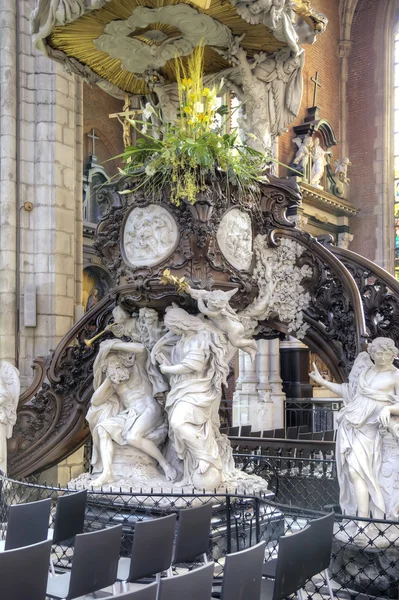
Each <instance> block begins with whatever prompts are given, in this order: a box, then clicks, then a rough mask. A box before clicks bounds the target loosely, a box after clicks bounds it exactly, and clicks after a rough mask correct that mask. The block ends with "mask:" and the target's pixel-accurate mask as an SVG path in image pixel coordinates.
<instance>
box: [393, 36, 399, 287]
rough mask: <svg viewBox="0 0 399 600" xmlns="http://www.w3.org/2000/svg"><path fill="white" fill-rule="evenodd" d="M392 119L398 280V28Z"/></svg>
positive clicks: (396, 272) (395, 41) (398, 271)
mask: <svg viewBox="0 0 399 600" xmlns="http://www.w3.org/2000/svg"><path fill="white" fill-rule="evenodd" d="M394 44H395V48H394V53H393V56H394V77H393V81H394V94H393V103H394V113H393V114H394V118H393V131H394V134H393V135H394V140H393V152H394V177H395V184H394V195H395V198H394V202H395V204H394V210H395V277H396V279H399V26H398V27H397V28H396V33H395V36H394Z"/></svg>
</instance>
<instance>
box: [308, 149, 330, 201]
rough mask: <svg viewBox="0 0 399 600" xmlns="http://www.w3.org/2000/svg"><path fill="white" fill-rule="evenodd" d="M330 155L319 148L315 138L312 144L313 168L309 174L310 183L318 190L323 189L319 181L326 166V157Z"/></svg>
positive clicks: (328, 151)
mask: <svg viewBox="0 0 399 600" xmlns="http://www.w3.org/2000/svg"><path fill="white" fill-rule="evenodd" d="M330 154H331V151H330V150H324V149H323V148H322V147H321V146H320V140H319V138H316V139H315V140H314V142H313V149H312V159H313V166H312V174H311V178H310V183H311V184H312V185H314V186H315V187H317V188H318V189H320V190H322V189H323V186H321V185H320V180H321V178H322V177H323V175H324V169H325V168H326V165H327V160H326V156H328V155H330Z"/></svg>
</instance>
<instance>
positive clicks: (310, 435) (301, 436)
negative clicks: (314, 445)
mask: <svg viewBox="0 0 399 600" xmlns="http://www.w3.org/2000/svg"><path fill="white" fill-rule="evenodd" d="M312 439H313V433H312V432H311V431H310V432H308V433H298V440H312Z"/></svg>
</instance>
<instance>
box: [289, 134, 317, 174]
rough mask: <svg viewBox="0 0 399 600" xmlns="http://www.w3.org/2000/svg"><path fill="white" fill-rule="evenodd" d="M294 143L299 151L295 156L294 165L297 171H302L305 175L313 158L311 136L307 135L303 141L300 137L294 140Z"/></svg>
mask: <svg viewBox="0 0 399 600" xmlns="http://www.w3.org/2000/svg"><path fill="white" fill-rule="evenodd" d="M293 142H294V144H296V145H297V147H298V151H297V153H296V154H295V158H294V160H293V161H292V164H293V166H294V167H295V169H296V170H297V171H301V173H303V174H304V175H305V174H306V168H307V166H308V164H309V159H310V156H311V150H312V145H313V140H312V138H311V137H310V136H309V135H306V136H305V137H304V138H303V140H302V139H301V138H300V137H296V138H294V139H293Z"/></svg>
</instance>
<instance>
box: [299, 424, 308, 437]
mask: <svg viewBox="0 0 399 600" xmlns="http://www.w3.org/2000/svg"><path fill="white" fill-rule="evenodd" d="M300 433H309V425H299V427H298V435H299V434H300Z"/></svg>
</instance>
